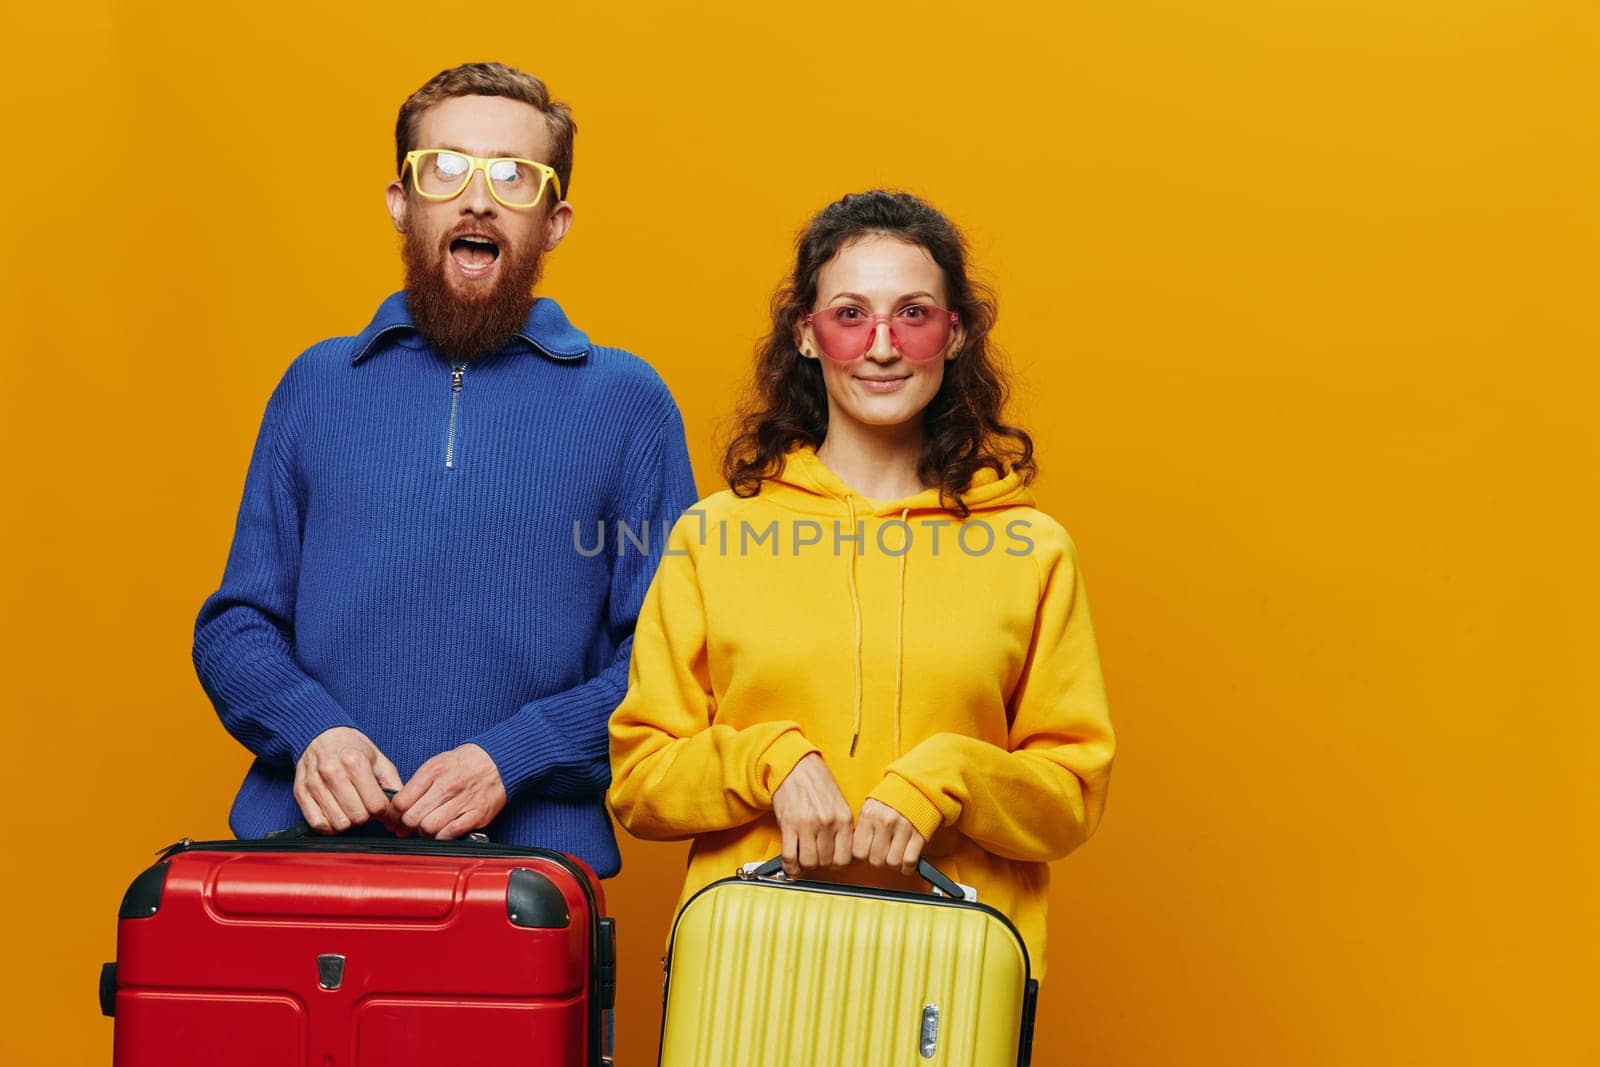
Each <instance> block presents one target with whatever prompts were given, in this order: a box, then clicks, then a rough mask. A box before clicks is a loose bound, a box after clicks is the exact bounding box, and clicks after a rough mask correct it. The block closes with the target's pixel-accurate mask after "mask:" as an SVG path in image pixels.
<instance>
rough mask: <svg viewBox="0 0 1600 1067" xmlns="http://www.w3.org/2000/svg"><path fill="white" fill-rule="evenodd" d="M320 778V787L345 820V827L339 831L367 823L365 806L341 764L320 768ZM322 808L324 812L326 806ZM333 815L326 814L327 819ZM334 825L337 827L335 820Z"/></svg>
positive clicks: (340, 827) (331, 813) (330, 813)
mask: <svg viewBox="0 0 1600 1067" xmlns="http://www.w3.org/2000/svg"><path fill="white" fill-rule="evenodd" d="M321 778H322V787H323V789H324V790H325V791H326V792H327V795H328V798H329V799H330V800H331V801H332V802H333V804H334V806H335V807H337V808H338V809H339V814H341V815H343V816H344V818H345V820H346V825H345V826H339V827H338V828H339V829H340V830H345V829H348V828H349V826H353V825H356V824H359V823H364V822H366V821H367V806H366V804H364V803H363V802H362V800H361V794H360V793H359V792H357V791H356V784H355V781H354V780H353V779H352V778H350V776H349V775H347V774H345V773H344V767H343V765H342V764H336V765H335V766H332V767H324V768H322V775H321ZM323 808H324V810H326V809H327V805H326V804H324V805H323ZM333 815H334V813H333V812H332V811H329V812H328V817H329V818H332V817H333ZM335 825H336V826H337V825H338V823H337V820H335Z"/></svg>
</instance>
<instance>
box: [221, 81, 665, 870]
mask: <svg viewBox="0 0 1600 1067" xmlns="http://www.w3.org/2000/svg"><path fill="white" fill-rule="evenodd" d="M574 132H575V127H574V124H573V121H572V114H571V111H570V110H569V109H568V108H567V106H566V105H564V104H561V103H559V102H556V101H554V100H552V99H551V98H550V96H549V94H548V92H547V91H546V89H545V86H544V83H543V82H541V81H540V80H539V79H538V78H535V77H533V76H531V75H528V74H525V73H523V72H521V71H517V70H514V69H512V68H510V67H506V66H503V65H501V64H493V63H489V64H485V63H474V64H468V65H465V66H461V67H456V68H454V69H451V70H447V71H444V72H443V73H441V74H439V75H438V76H436V77H435V78H433V79H432V80H431V81H429V82H428V83H427V84H426V85H424V86H423V87H422V88H421V89H419V90H417V92H416V93H414V94H412V96H411V97H410V99H408V100H407V101H406V102H405V104H404V106H402V107H401V109H400V116H399V121H398V122H397V124H396V126H395V155H396V169H397V173H398V177H397V178H396V180H395V181H394V182H392V183H391V184H390V185H389V187H388V189H387V196H388V206H389V213H390V215H391V216H392V218H393V220H394V225H395V229H396V230H398V231H399V232H400V233H401V234H402V235H403V238H404V261H405V272H406V283H405V291H404V292H403V293H396V294H394V295H393V296H391V297H389V298H388V299H387V300H385V301H384V302H383V303H382V304H381V305H380V306H379V308H378V311H377V314H376V315H375V316H373V319H372V321H371V323H369V324H368V325H367V327H366V329H364V330H362V331H361V332H360V333H359V334H357V335H355V336H354V337H338V338H333V339H331V340H327V341H323V342H322V343H320V344H317V345H314V346H313V347H312V348H310V349H309V350H308V351H306V352H305V353H304V354H303V355H301V356H300V357H299V358H298V359H297V360H295V361H294V363H293V364H292V365H291V366H290V367H289V369H288V371H287V372H286V373H285V375H284V377H283V379H282V381H281V382H280V383H279V384H278V387H277V389H276V390H275V391H274V393H273V394H272V398H271V400H270V401H269V402H268V404H267V410H266V416H265V418H264V420H263V422H262V425H261V432H260V436H259V437H258V439H257V442H256V447H255V452H254V455H253V457H252V459H251V461H250V467H249V471H248V473H247V475H246V478H245V488H244V501H243V504H242V505H241V506H240V509H239V517H238V525H237V528H236V530H235V533H234V540H233V547H232V551H231V552H230V554H229V557H228V563H227V567H226V570H225V572H224V574H223V578H222V584H221V587H220V588H219V589H218V590H217V591H216V593H215V594H213V595H212V596H211V597H210V598H209V599H208V600H207V601H206V602H205V605H204V606H203V607H202V608H201V610H200V616H199V619H198V620H197V622H196V624H195V640H194V661H195V668H196V671H197V673H198V674H199V676H200V680H201V683H202V685H204V687H205V690H206V692H207V694H208V695H209V696H210V698H211V700H212V703H213V704H214V705H215V706H216V709H217V713H218V715H219V716H220V717H221V719H222V722H223V724H224V725H225V726H226V728H227V729H228V731H229V732H230V733H232V734H233V736H234V737H236V738H237V739H238V740H239V741H240V742H242V743H243V744H244V745H245V747H246V748H248V749H249V750H250V751H251V752H252V753H254V754H255V762H254V764H253V765H252V766H251V768H250V770H249V772H248V774H247V775H246V777H245V780H244V784H243V785H242V787H241V788H240V790H239V793H238V796H237V798H236V799H235V801H234V804H233V810H232V814H231V816H230V824H231V826H232V828H233V831H234V833H236V834H238V835H239V836H240V837H257V836H260V835H262V834H264V833H266V832H268V831H271V830H274V829H278V828H281V827H284V826H287V825H290V824H292V823H294V822H295V821H296V820H297V819H298V818H302V817H303V818H304V819H305V821H306V822H307V823H308V824H309V825H310V826H311V827H312V828H313V829H316V830H319V831H323V832H338V831H343V830H348V829H350V828H351V827H355V826H362V827H365V831H366V832H374V833H383V832H385V830H384V827H387V829H388V830H391V831H393V832H396V833H401V834H409V833H416V834H423V835H428V836H432V837H436V838H454V837H459V836H461V835H463V834H466V833H468V832H471V831H474V830H478V829H485V828H486V829H487V831H488V832H489V834H490V836H491V837H492V838H493V839H494V840H497V841H504V842H508V843H513V844H522V845H539V846H543V847H547V848H557V849H561V850H563V851H566V852H570V853H572V854H574V855H576V856H578V857H579V858H581V859H583V860H584V861H586V862H587V863H588V864H589V865H590V866H591V867H593V868H594V869H595V870H596V871H597V872H598V873H599V874H600V875H602V876H609V875H611V874H614V873H616V871H617V869H618V867H619V866H620V860H619V858H618V854H617V846H616V839H615V837H614V835H613V833H612V828H611V822H610V819H609V818H608V816H607V814H606V810H605V806H604V802H603V796H604V793H605V788H606V785H607V784H608V782H609V769H608V764H607V738H606V723H607V720H608V718H609V717H610V715H611V712H612V711H613V710H614V709H615V708H616V706H617V704H618V703H620V702H621V700H622V696H623V694H624V692H625V691H626V690H627V683H628V677H627V674H628V658H629V653H630V650H631V648H632V634H633V626H634V620H635V618H636V616H637V614H638V611H639V606H640V603H641V601H642V600H643V598H644V594H645V590H646V588H647V586H648V585H649V583H650V579H651V577H652V575H653V573H654V569H655V564H656V562H657V559H658V556H659V551H660V549H661V548H662V547H663V546H664V544H665V541H666V536H665V535H666V533H667V530H668V529H669V528H670V527H671V525H672V523H673V521H674V520H675V519H676V518H677V517H678V515H679V514H680V512H682V511H683V510H684V509H685V508H686V507H688V506H689V505H690V504H692V503H693V502H694V500H695V499H696V496H695V488H694V482H693V476H692V474H691V471H690V467H689V459H688V452H687V449H686V447H685V442H684V432H683V423H682V419H681V417H680V415H679V413H678V409H677V406H676V404H675V403H674V402H673V400H672V397H671V395H670V394H669V393H668V391H667V389H666V387H665V386H664V385H663V384H662V382H661V379H660V378H659V377H658V376H657V375H656V373H655V372H654V371H653V370H652V369H651V368H650V367H649V365H648V364H646V363H644V362H643V361H642V360H640V359H638V358H637V357H635V356H632V355H630V354H628V353H626V352H623V351H620V350H618V349H615V348H605V347H601V346H599V345H594V344H591V343H590V341H589V339H588V337H587V336H586V335H585V334H584V333H583V332H582V331H580V330H578V329H577V328H576V327H575V326H573V325H572V324H571V323H570V322H568V321H567V317H566V315H565V314H564V313H563V312H562V310H561V308H560V306H559V305H557V304H556V303H555V301H553V300H551V299H549V298H548V297H543V296H541V297H538V298H537V299H535V297H534V295H533V290H534V287H535V285H536V284H537V283H538V280H539V274H540V264H541V262H542V259H543V257H544V255H545V253H547V252H550V251H553V250H554V249H555V248H556V247H557V246H558V245H559V244H560V243H561V241H562V238H563V237H565V236H566V234H567V231H568V228H569V227H570V226H571V224H572V206H571V205H570V204H569V203H568V202H567V200H566V196H567V195H568V192H569V189H570V186H569V182H570V181H571V174H572V145H573V136H574ZM623 524H626V528H627V529H628V530H629V531H630V532H631V536H629V537H627V538H623V537H620V536H618V537H617V538H616V539H615V540H616V541H617V544H616V546H615V550H614V551H610V552H598V551H592V550H588V549H583V550H579V549H578V545H579V543H580V538H579V537H578V536H577V531H580V530H581V531H584V533H583V537H582V539H581V540H582V542H583V543H585V544H592V543H593V541H594V539H595V535H594V531H595V530H596V529H599V530H600V531H601V533H602V536H604V535H605V534H606V533H607V532H608V531H612V530H620V529H622V528H623ZM641 531H642V532H643V536H642V537H641V536H639V535H640V532H641ZM624 548H627V549H628V551H624V550H623V549H624ZM385 790H392V791H395V795H394V796H393V798H392V799H391V798H390V797H389V796H387V795H386V793H385Z"/></svg>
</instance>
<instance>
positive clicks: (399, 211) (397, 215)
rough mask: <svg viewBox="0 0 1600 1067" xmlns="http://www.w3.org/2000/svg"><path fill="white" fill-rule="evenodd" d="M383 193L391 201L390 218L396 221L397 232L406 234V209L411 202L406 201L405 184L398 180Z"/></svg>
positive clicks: (391, 183)
mask: <svg viewBox="0 0 1600 1067" xmlns="http://www.w3.org/2000/svg"><path fill="white" fill-rule="evenodd" d="M383 193H384V196H385V197H386V198H387V199H388V201H389V218H391V219H393V220H394V228H395V232H397V233H405V232H406V208H408V207H409V206H410V203H409V201H408V200H407V199H406V185H405V182H403V181H401V180H400V179H399V178H396V179H395V180H394V181H392V182H390V183H389V187H388V188H387V189H385V190H384V191H383Z"/></svg>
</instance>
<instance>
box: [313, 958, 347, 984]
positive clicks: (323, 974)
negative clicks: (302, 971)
mask: <svg viewBox="0 0 1600 1067" xmlns="http://www.w3.org/2000/svg"><path fill="white" fill-rule="evenodd" d="M343 981H344V957H343V956H341V955H339V954H338V953H336V952H324V953H322V954H321V955H320V956H318V957H317V984H318V985H320V986H321V987H322V988H323V989H338V988H339V983H341V982H343Z"/></svg>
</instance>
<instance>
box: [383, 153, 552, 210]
mask: <svg viewBox="0 0 1600 1067" xmlns="http://www.w3.org/2000/svg"><path fill="white" fill-rule="evenodd" d="M407 168H410V170H411V185H412V187H413V188H415V189H416V190H417V195H418V196H422V197H426V198H427V199H429V200H453V199H455V198H456V197H458V196H460V195H461V194H462V192H463V191H464V190H465V189H466V188H467V186H468V185H469V184H471V182H472V175H473V173H474V172H475V171H479V170H481V171H483V177H484V180H485V181H486V182H487V183H488V186H489V195H490V196H492V197H494V198H495V199H496V200H497V201H499V202H500V203H501V204H503V205H504V206H506V207H511V208H527V207H533V205H535V204H537V203H538V202H539V201H540V200H541V199H543V197H544V189H545V186H546V185H554V186H555V188H556V199H557V200H560V199H561V179H560V178H557V177H556V172H555V168H554V167H552V166H550V165H549V164H548V163H540V162H539V161H538V160H536V159H516V158H514V157H511V156H496V157H495V158H493V159H483V158H481V157H479V156H469V155H467V154H466V153H465V152H453V151H451V150H450V149H448V148H419V149H417V150H415V151H412V152H407V153H406V161H405V163H404V164H403V165H402V166H401V168H400V174H401V176H402V177H404V176H405V172H406V169H407Z"/></svg>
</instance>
